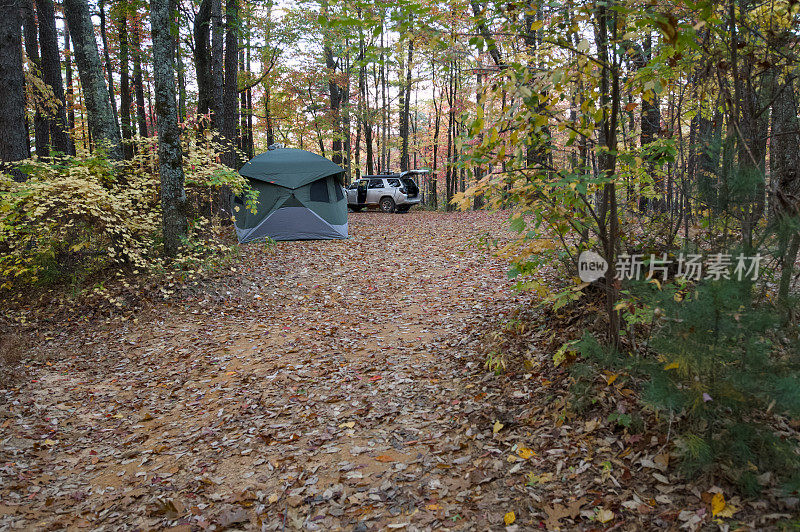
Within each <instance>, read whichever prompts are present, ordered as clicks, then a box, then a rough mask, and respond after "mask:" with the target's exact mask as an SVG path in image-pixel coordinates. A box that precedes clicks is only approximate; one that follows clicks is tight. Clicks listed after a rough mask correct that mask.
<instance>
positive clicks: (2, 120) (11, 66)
mask: <svg viewBox="0 0 800 532" xmlns="http://www.w3.org/2000/svg"><path fill="white" fill-rule="evenodd" d="M19 8H20V6H19V3H18V2H17V1H5V2H2V3H0V101H2V102H3V105H2V107H0V161H2V162H3V163H9V162H14V161H19V160H22V159H25V158H27V157H28V136H27V134H26V132H25V129H24V128H23V127H20V126H21V124H24V123H25V75H24V73H23V70H22V32H21V30H20V28H21V27H22V20H21V17H20V9H19ZM3 167H4V170H5V168H8V166H7V165H5V164H4V165H3ZM11 175H12V177H14V179H17V180H21V179H22V178H23V175H22V173H21V172H19V171H17V170H13V171H12V173H11Z"/></svg>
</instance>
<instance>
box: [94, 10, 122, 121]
mask: <svg viewBox="0 0 800 532" xmlns="http://www.w3.org/2000/svg"><path fill="white" fill-rule="evenodd" d="M97 8H98V10H99V12H100V39H101V40H102V42H103V59H104V60H105V63H106V75H107V76H108V94H109V96H110V98H111V111H112V112H113V113H114V125H115V126H117V129H119V113H118V112H117V97H116V96H115V91H114V69H113V68H112V67H111V55H110V54H109V53H108V37H107V35H106V7H105V0H98V2H97Z"/></svg>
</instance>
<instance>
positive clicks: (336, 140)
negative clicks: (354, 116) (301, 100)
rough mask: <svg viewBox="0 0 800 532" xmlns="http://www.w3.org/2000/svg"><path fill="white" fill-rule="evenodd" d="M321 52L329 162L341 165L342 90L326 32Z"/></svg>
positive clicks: (325, 10) (324, 4)
mask: <svg viewBox="0 0 800 532" xmlns="http://www.w3.org/2000/svg"><path fill="white" fill-rule="evenodd" d="M327 13H328V2H327V0H323V1H322V15H323V16H327ZM322 46H323V52H324V54H325V66H326V67H327V69H328V73H327V74H328V92H329V95H330V104H331V115H332V119H331V122H332V125H333V142H332V143H331V151H332V152H333V153H332V154H331V161H333V162H334V163H336V164H338V165H341V164H342V162H343V158H342V121H341V107H342V92H343V90H342V88H341V87H340V86H339V84H338V83H337V82H336V78H335V75H336V61H335V60H334V57H333V49H332V48H331V42H330V35H328V32H327V31H326V32H325V34H324V35H323V45H322Z"/></svg>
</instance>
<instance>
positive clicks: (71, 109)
mask: <svg viewBox="0 0 800 532" xmlns="http://www.w3.org/2000/svg"><path fill="white" fill-rule="evenodd" d="M64 26H65V28H64V30H65V31H64V55H65V57H66V59H65V61H64V74H65V75H66V77H67V93H66V97H65V100H64V106H65V107H66V108H67V109H68V111H67V135H68V137H69V151H68V152H67V154H68V155H73V156H74V155H75V139H74V137H73V135H74V131H75V106H74V102H75V93H74V91H73V88H72V51H71V50H70V42H71V41H72V39H70V36H69V23H68V22H67V21H66V20H65V21H64Z"/></svg>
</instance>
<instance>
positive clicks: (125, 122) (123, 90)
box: [117, 4, 133, 160]
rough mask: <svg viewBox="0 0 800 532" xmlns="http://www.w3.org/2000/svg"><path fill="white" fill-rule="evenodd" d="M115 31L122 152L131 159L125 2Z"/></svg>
mask: <svg viewBox="0 0 800 532" xmlns="http://www.w3.org/2000/svg"><path fill="white" fill-rule="evenodd" d="M117 33H118V37H119V92H120V95H119V96H120V102H119V105H120V107H119V115H120V121H121V123H122V141H123V144H122V153H123V155H124V157H125V159H128V160H130V159H133V144H132V143H131V138H133V133H132V131H131V86H130V75H129V73H128V10H127V4H120V13H119V15H118V16H117Z"/></svg>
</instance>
